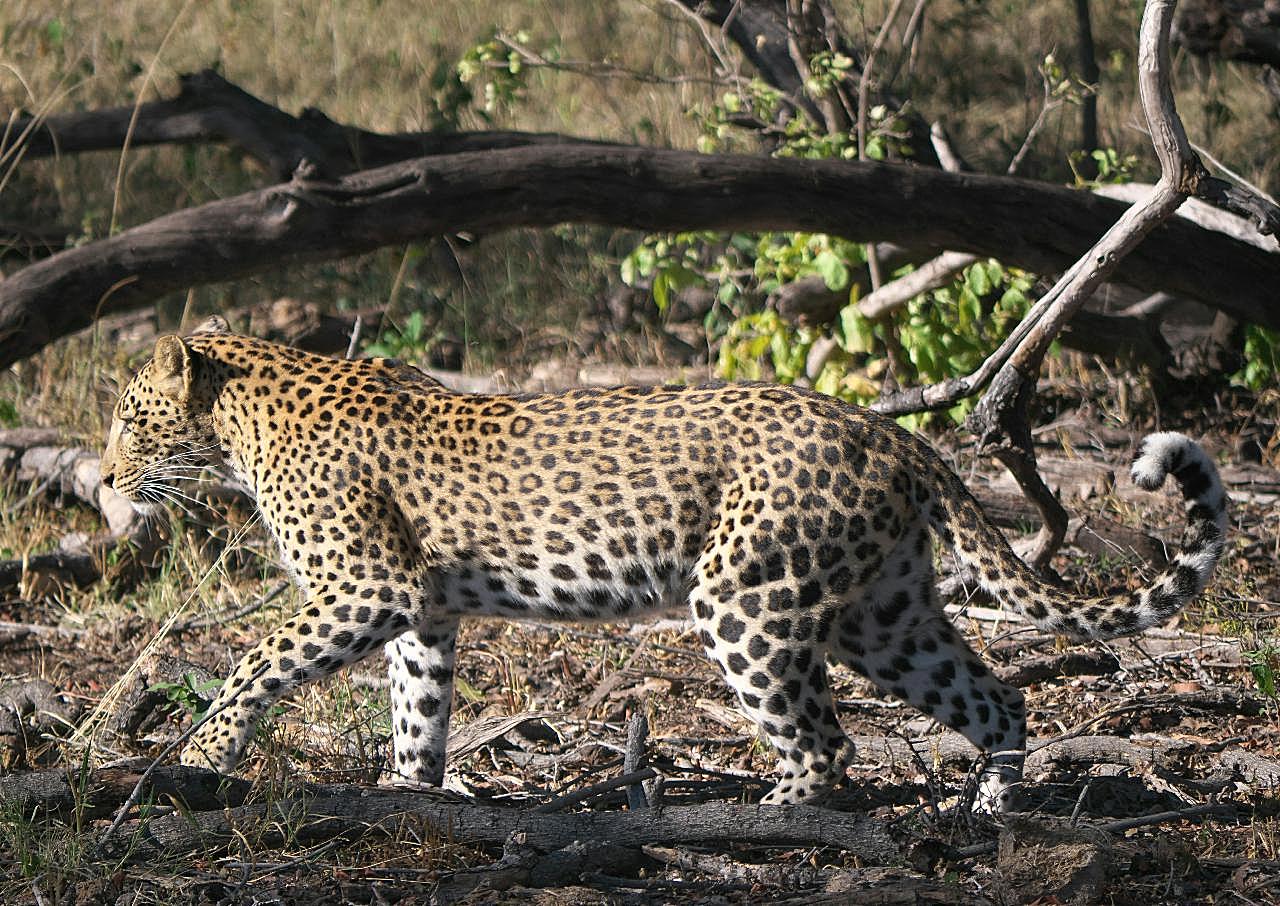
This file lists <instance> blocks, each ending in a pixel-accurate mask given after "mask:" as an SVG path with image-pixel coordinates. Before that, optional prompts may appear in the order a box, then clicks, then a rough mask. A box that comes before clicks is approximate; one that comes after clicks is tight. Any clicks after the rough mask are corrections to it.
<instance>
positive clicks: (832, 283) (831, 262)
mask: <svg viewBox="0 0 1280 906" xmlns="http://www.w3.org/2000/svg"><path fill="white" fill-rule="evenodd" d="M813 266H814V267H815V268H816V269H817V271H818V273H819V274H821V275H822V280H823V282H824V283H826V284H827V289H829V290H841V289H844V288H845V287H846V286H848V285H849V268H848V266H846V265H845V263H844V261H843V260H841V258H840V256H839V255H837V254H836V253H835V252H833V251H831V250H830V249H824V250H823V251H821V252H819V253H818V256H817V257H816V258H814V259H813Z"/></svg>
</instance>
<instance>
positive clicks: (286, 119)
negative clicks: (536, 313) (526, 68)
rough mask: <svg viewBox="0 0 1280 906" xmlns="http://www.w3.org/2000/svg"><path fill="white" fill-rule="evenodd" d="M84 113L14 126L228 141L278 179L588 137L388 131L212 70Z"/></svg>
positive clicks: (69, 150)
mask: <svg viewBox="0 0 1280 906" xmlns="http://www.w3.org/2000/svg"><path fill="white" fill-rule="evenodd" d="M134 112H135V108H134V107H133V105H129V106H127V107H113V108H110V109H106V110H90V111H85V112H81V113H64V114H58V115H55V116H49V117H45V118H44V119H42V120H39V121H37V122H35V123H34V124H33V123H32V122H31V121H30V120H28V119H19V120H17V121H16V122H15V123H14V125H13V127H12V128H11V129H10V133H11V134H13V135H19V136H23V139H22V140H21V141H20V142H18V143H17V144H20V145H21V146H22V153H23V154H24V155H25V156H26V157H49V156H52V155H55V154H75V153H78V152H82V151H106V150H117V149H119V148H121V147H123V145H124V142H125V137H126V136H128V141H129V144H130V145H131V146H133V147H140V146H145V145H164V144H187V145H190V144H205V143H210V142H223V143H225V144H228V145H230V146H232V147H234V148H238V149H240V150H241V151H243V152H244V153H245V154H247V155H248V156H249V157H251V158H253V159H254V160H256V161H257V162H258V163H260V164H261V165H262V166H263V168H265V169H266V170H267V172H269V173H270V174H272V177H273V178H274V179H277V180H284V179H288V178H289V177H290V175H291V174H292V173H293V172H294V171H295V170H297V169H298V167H299V165H301V164H302V162H303V161H304V160H306V161H308V162H309V163H310V165H311V166H312V167H314V168H315V172H316V174H317V175H319V174H323V175H324V176H326V177H328V178H331V179H333V178H337V177H339V176H344V175H346V174H348V173H352V172H354V171H356V170H365V169H369V168H371V167H380V166H383V165H384V164H389V163H393V162H395V161H399V160H406V159H408V158H411V157H424V156H426V155H431V154H459V153H462V152H466V151H489V150H493V149H496V148H515V147H520V146H523V145H535V144H541V145H545V144H561V143H564V142H578V141H581V139H575V138H571V137H569V136H564V135H554V134H542V133H527V132H412V133H402V134H397V135H387V134H384V133H379V132H370V131H368V130H366V129H360V128H357V127H355V126H347V125H344V124H342V123H336V122H334V121H333V120H331V119H329V118H328V117H327V116H325V115H324V114H323V113H322V112H320V111H319V110H316V109H315V108H311V107H308V108H307V109H305V110H303V111H302V114H301V115H300V116H292V115H290V114H288V113H285V112H284V111H283V110H280V109H279V108H277V107H273V106H272V105H270V104H268V103H266V102H265V101H263V100H260V99H259V98H257V97H254V96H253V95H252V94H250V93H249V92H247V91H245V90H244V89H243V88H240V87H239V86H237V85H233V84H232V83H231V82H228V81H227V80H226V79H224V78H223V77H222V76H221V75H219V74H218V73H216V72H214V71H213V70H211V69H206V70H204V71H203V72H198V73H194V74H189V75H183V76H181V77H180V78H179V90H178V94H177V96H176V97H173V98H166V99H164V100H159V101H151V102H148V103H145V104H142V105H140V106H138V107H137V116H136V118H135V115H134Z"/></svg>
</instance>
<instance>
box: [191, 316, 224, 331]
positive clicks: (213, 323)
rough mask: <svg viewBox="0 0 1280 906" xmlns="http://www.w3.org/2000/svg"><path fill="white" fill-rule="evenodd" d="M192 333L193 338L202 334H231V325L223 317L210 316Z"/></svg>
mask: <svg viewBox="0 0 1280 906" xmlns="http://www.w3.org/2000/svg"><path fill="white" fill-rule="evenodd" d="M191 333H192V335H193V336H194V335H195V334H200V333H231V325H230V324H228V323H227V319H226V318H224V317H222V315H210V316H209V317H207V318H205V319H204V320H203V321H201V322H200V324H199V326H198V327H196V329H195V330H193V331H191Z"/></svg>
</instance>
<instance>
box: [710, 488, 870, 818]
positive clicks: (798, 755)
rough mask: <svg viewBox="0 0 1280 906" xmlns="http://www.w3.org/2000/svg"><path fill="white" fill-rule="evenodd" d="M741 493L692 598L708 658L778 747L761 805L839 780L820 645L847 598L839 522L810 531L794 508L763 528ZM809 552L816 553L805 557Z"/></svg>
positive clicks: (838, 737) (716, 532)
mask: <svg viewBox="0 0 1280 906" xmlns="http://www.w3.org/2000/svg"><path fill="white" fill-rule="evenodd" d="M755 513H756V511H755V510H754V509H753V503H752V501H751V500H750V498H749V497H746V496H744V495H742V494H741V492H740V489H733V490H731V491H730V493H729V494H728V495H726V500H725V502H724V508H723V510H722V521H721V522H720V523H718V524H717V525H716V526H715V528H714V529H713V532H712V540H711V541H710V542H709V543H708V545H707V547H706V549H705V550H704V551H703V554H702V556H701V557H700V558H699V561H698V564H697V568H696V571H695V574H694V575H695V579H694V587H693V591H692V593H691V595H690V601H691V604H692V605H693V612H694V621H695V625H696V626H697V628H698V630H699V631H700V633H701V636H702V642H703V645H704V646H705V648H706V651H707V654H708V655H709V656H710V657H711V658H712V659H713V660H715V661H716V662H717V663H718V664H720V666H721V668H722V669H723V670H724V676H725V679H726V680H727V681H728V683H729V685H730V687H732V688H733V690H734V691H735V692H736V693H737V694H738V699H739V701H740V702H741V705H742V709H743V710H744V711H745V712H746V713H747V715H748V716H749V717H750V718H751V719H752V720H753V721H754V722H755V724H756V726H757V727H758V728H759V729H760V731H761V732H762V733H763V734H764V735H765V737H767V738H768V740H769V742H770V743H771V744H772V745H773V747H774V748H775V749H776V750H777V751H778V754H779V762H778V772H779V774H780V775H781V776H780V779H779V781H778V783H777V785H776V786H775V787H774V788H773V789H772V790H770V791H769V793H767V794H766V795H765V797H764V800H763V801H764V802H765V803H768V804H779V803H797V802H806V801H812V800H815V799H818V798H820V797H822V796H823V795H825V794H826V793H827V792H828V791H829V790H830V789H831V787H832V786H834V785H835V784H836V783H837V782H838V781H839V780H841V779H842V778H843V777H844V769H845V765H846V764H847V763H848V760H849V758H850V756H851V755H852V745H851V744H850V742H849V739H848V737H847V736H846V735H845V733H844V730H843V729H841V727H840V723H839V721H838V720H837V719H836V711H835V706H834V704H833V702H832V699H831V690H830V688H829V686H828V684H827V663H826V649H827V645H828V640H829V636H830V634H831V632H832V629H833V621H834V618H835V616H836V613H837V610H838V601H839V600H841V599H842V598H843V597H844V596H846V595H849V596H855V595H856V593H857V590H856V589H854V588H852V586H853V585H854V578H853V575H854V574H853V571H852V569H851V568H850V567H849V566H848V565H847V564H846V562H845V560H846V552H845V545H844V542H845V538H844V532H845V530H846V528H847V523H845V522H844V521H843V520H842V519H840V518H835V519H833V521H832V522H831V524H830V526H829V527H828V526H827V524H826V522H825V520H826V517H825V516H824V517H822V519H821V520H818V519H817V517H814V519H815V520H816V521H814V523H813V524H812V525H810V526H809V527H808V528H809V529H810V530H811V532H810V533H811V534H812V533H817V532H818V531H819V529H820V530H821V532H822V533H828V528H830V529H831V532H830V534H831V535H834V537H830V538H829V539H824V541H823V542H822V543H820V544H813V543H810V539H802V538H801V537H799V536H800V535H801V534H803V532H804V531H805V527H804V525H803V523H802V521H801V518H800V516H798V515H797V514H796V511H795V510H792V511H791V512H785V511H784V512H783V513H777V512H776V511H775V515H776V516H777V520H778V521H777V522H776V523H773V526H774V528H771V527H770V526H769V525H764V526H763V527H762V524H761V521H757V520H756V517H755ZM811 551H819V552H821V553H814V554H811V553H810V552H811Z"/></svg>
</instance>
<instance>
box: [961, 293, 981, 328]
mask: <svg viewBox="0 0 1280 906" xmlns="http://www.w3.org/2000/svg"><path fill="white" fill-rule="evenodd" d="M956 315H957V316H958V318H959V322H960V327H961V329H964V330H968V329H971V328H972V327H973V325H974V324H977V323H978V322H979V321H981V320H982V300H981V299H979V298H978V294H977V293H975V292H974V291H973V290H972V289H970V288H969V287H968V285H966V286H965V287H964V288H962V289H961V290H960V301H959V304H958V305H957V306H956Z"/></svg>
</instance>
